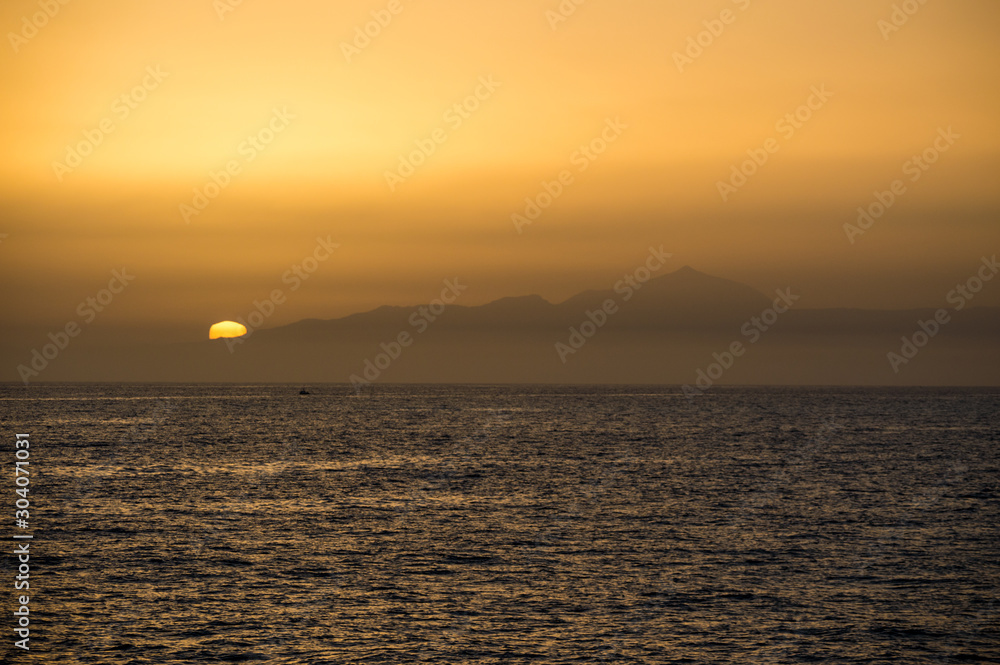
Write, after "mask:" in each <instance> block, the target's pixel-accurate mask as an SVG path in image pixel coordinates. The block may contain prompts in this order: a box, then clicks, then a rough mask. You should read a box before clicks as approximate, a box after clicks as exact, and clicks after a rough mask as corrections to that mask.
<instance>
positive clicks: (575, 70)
mask: <svg viewBox="0 0 1000 665" xmlns="http://www.w3.org/2000/svg"><path fill="white" fill-rule="evenodd" d="M226 1H227V0H218V2H213V0H172V1H171V2H157V3H154V2H134V1H131V0H90V1H88V2H83V1H82V0H76V1H70V2H68V3H67V4H66V5H64V6H62V5H60V6H59V9H58V11H57V12H56V13H55V15H54V16H52V17H51V18H49V17H44V18H45V20H44V21H43V20H41V18H36V19H35V21H36V22H38V23H44V25H43V26H42V27H41V28H38V29H37V30H32V29H31V28H26V27H25V23H24V21H26V20H27V21H29V22H30V21H31V20H32V19H31V17H32V16H33V15H35V14H38V12H41V11H42V9H41V7H40V5H39V3H38V2H37V0H36V1H24V0H9V1H8V2H5V3H4V4H3V5H2V7H0V26H2V27H3V30H4V33H5V34H6V38H5V42H6V44H5V46H4V47H3V48H4V49H5V51H4V53H3V55H2V56H0V80H2V81H3V90H4V94H3V96H2V97H0V132H2V139H3V146H4V150H3V155H4V159H3V160H2V162H0V210H2V220H0V227H2V228H0V233H3V234H6V237H5V238H3V240H2V243H0V265H2V268H0V270H2V274H3V280H4V287H5V288H4V298H5V300H6V302H7V303H8V304H9V306H10V307H12V308H13V309H10V308H8V309H7V310H6V311H8V312H16V313H17V321H18V323H20V324H24V325H35V324H37V325H39V326H46V325H49V326H56V325H59V324H60V323H62V322H65V321H66V320H68V319H70V318H72V317H73V315H74V314H73V313H74V309H75V307H76V305H77V303H78V302H80V301H81V300H82V299H83V298H85V297H86V296H88V295H90V294H92V293H94V292H96V291H97V290H99V289H100V288H101V287H102V285H103V284H106V282H107V281H108V279H109V278H110V274H111V271H112V269H114V268H121V267H122V266H127V267H128V269H129V270H130V271H131V272H132V273H134V274H135V275H136V280H135V282H134V284H132V285H130V286H129V289H130V291H129V294H128V296H123V297H122V299H121V301H120V302H118V303H116V304H115V306H114V307H109V308H108V312H107V314H106V316H104V317H103V318H102V323H103V324H105V325H136V326H163V327H164V329H165V330H166V329H170V330H182V331H184V332H183V334H184V335H187V334H189V332H190V331H197V332H198V334H200V333H201V332H205V331H207V327H208V325H209V324H211V323H213V322H215V321H221V320H224V319H233V318H236V317H238V316H242V315H245V314H246V312H247V311H249V309H250V308H251V307H252V303H253V301H254V299H256V298H261V297H263V296H265V295H266V294H267V293H268V292H269V291H271V290H272V289H274V288H277V287H282V286H283V282H282V275H283V273H284V272H285V271H286V270H288V269H289V267H290V266H293V265H295V264H298V263H299V262H301V261H302V260H303V259H304V258H305V257H307V256H309V255H311V254H312V252H313V250H314V247H315V245H316V242H317V240H316V238H317V237H324V238H325V237H327V236H329V237H330V238H331V239H332V242H334V243H337V244H339V245H340V247H339V249H338V250H337V252H336V253H335V254H334V255H333V256H332V257H331V258H330V259H329V260H327V261H324V262H322V263H321V264H320V266H319V269H318V270H317V271H316V272H315V273H314V274H313V275H312V276H311V277H310V279H309V280H308V281H306V282H304V283H303V284H302V287H301V288H300V289H297V290H296V291H295V292H294V293H292V294H290V297H289V298H288V302H287V303H285V304H284V305H282V306H281V307H280V309H279V310H278V311H277V312H276V313H275V316H274V317H273V319H272V320H271V321H269V325H275V324H280V323H288V322H291V321H295V320H297V319H300V318H305V317H320V318H330V317H333V316H339V315H344V314H349V313H352V312H355V311H359V310H363V309H369V308H372V307H375V306H378V305H381V304H386V303H389V304H413V303H418V302H423V301H427V300H428V299H430V298H432V297H433V295H434V293H435V291H436V290H438V289H439V286H440V283H441V281H442V280H443V279H445V278H448V277H456V276H460V277H462V278H463V279H464V280H466V281H467V282H469V283H470V285H471V286H470V290H469V292H468V295H467V304H476V303H481V302H486V301H488V300H491V299H494V298H497V297H501V296H505V295H519V294H526V293H538V294H541V295H543V296H544V297H546V298H549V299H551V300H559V299H561V298H565V297H568V296H569V295H571V294H573V293H575V292H577V291H581V290H584V289H587V288H607V287H608V286H609V285H610V284H612V283H614V281H615V280H616V279H617V278H618V277H619V276H620V275H621V274H622V273H623V272H625V271H626V270H629V269H631V268H633V267H634V266H635V264H636V262H637V261H639V260H641V259H642V257H643V256H644V255H645V253H646V248H647V247H648V246H649V245H650V244H655V245H657V246H658V245H661V244H662V245H664V246H665V247H666V248H667V249H668V251H670V252H672V253H673V255H674V257H675V260H676V261H677V266H676V267H680V266H681V265H684V264H690V265H692V266H694V267H696V268H698V269H699V270H702V271H704V272H708V273H712V274H716V275H719V276H723V277H728V278H731V279H736V280H739V281H743V282H746V283H749V284H751V285H753V286H756V287H758V288H761V289H762V290H766V289H770V288H773V287H774V286H786V285H788V284H794V285H797V286H798V288H799V289H800V290H801V291H802V292H803V293H804V294H805V296H806V298H807V299H808V306H810V307H822V306H865V307H885V308H905V307H912V306H918V305H928V306H935V305H938V304H940V302H939V301H941V300H943V297H944V294H945V293H947V291H948V290H949V289H950V288H951V286H952V285H953V283H954V281H956V280H958V279H964V278H965V277H967V276H968V274H969V272H970V271H971V270H973V269H974V268H975V266H976V264H977V263H978V261H979V259H980V257H981V256H982V255H983V254H992V253H995V252H996V250H997V245H998V243H997V240H998V237H1000V234H998V230H997V229H998V225H997V211H998V208H1000V188H998V187H997V176H998V175H1000V168H998V167H1000V161H998V152H1000V131H998V128H997V121H996V119H997V118H998V117H1000V91H998V89H997V86H996V85H995V82H996V72H998V71H1000V47H998V46H997V42H996V35H997V34H1000V5H998V4H997V3H995V2H992V1H990V0H950V1H949V2H943V1H932V2H928V3H926V4H925V5H924V6H922V8H920V9H919V11H917V12H916V14H914V15H913V16H911V17H908V18H907V20H906V22H905V23H904V24H903V25H901V27H900V28H899V29H898V30H895V31H892V32H887V31H886V28H885V25H886V24H885V23H883V24H882V27H881V28H880V25H879V21H880V20H881V21H888V20H891V16H892V13H893V4H894V2H892V1H889V0H837V1H836V2H834V1H832V0H827V1H820V2H808V3H806V2H801V1H800V0H771V1H769V2H763V1H762V0H735V1H734V0H712V1H711V2H703V1H694V0H691V1H677V2H662V1H660V0H616V1H615V2H608V1H607V0H589V1H588V2H586V3H585V4H584V5H583V6H582V7H579V8H578V9H577V10H576V11H575V12H574V13H573V14H572V15H571V16H568V17H566V20H565V21H561V22H558V23H556V24H555V27H554V28H553V26H552V25H551V24H550V20H551V15H548V16H547V12H551V11H558V7H559V1H558V0H504V1H503V2H501V1H499V0H497V1H494V2H479V1H477V2H466V3H459V2H454V1H450V2H445V1H443V0H420V1H419V2H408V1H407V0H398V2H393V3H390V2H389V1H388V0H371V1H369V0H365V1H353V0H345V1H344V2H337V3H329V2H320V1H318V0H283V1H282V2H276V1H274V0H244V1H243V2H242V3H241V4H240V5H239V6H236V7H235V8H233V9H232V11H228V12H224V13H223V14H222V15H221V17H220V11H219V9H218V7H219V5H221V4H222V3H224V2H226ZM41 4H42V5H48V4H50V3H47V2H42V3H41ZM897 4H898V3H897ZM388 8H392V9H395V10H397V13H395V14H392V13H391V12H389V11H388ZM372 12H376V13H377V14H378V13H380V12H381V17H382V19H383V22H387V25H385V26H384V27H380V28H379V30H378V33H379V34H377V36H375V37H373V38H371V40H370V43H369V44H368V45H366V46H364V48H360V49H357V51H353V52H352V53H351V57H350V61H348V58H347V57H346V56H345V48H344V46H343V44H344V43H345V42H352V41H353V40H354V39H355V37H356V29H357V28H359V27H360V28H362V29H363V28H364V26H365V24H366V23H368V22H370V21H372V20H374V19H373V16H372ZM723 12H727V13H726V14H723ZM720 16H721V17H722V18H724V19H726V21H727V22H728V24H726V23H723V22H721V21H720V22H719V23H712V21H714V20H715V19H719V18H720ZM25 17H28V18H25ZM386 17H390V18H391V20H390V21H386ZM898 18H899V17H897V19H898ZM705 21H709V22H710V25H709V27H711V28H714V29H715V30H716V31H717V32H719V33H720V34H718V36H712V37H711V39H709V38H708V35H707V34H706V35H702V40H703V42H704V43H707V44H708V45H707V46H705V47H704V49H703V52H702V53H701V54H700V55H697V52H696V51H691V52H690V53H689V54H695V55H697V57H695V58H691V61H690V62H686V63H682V64H683V71H680V68H679V67H678V59H677V57H676V55H675V54H676V53H677V52H684V51H685V49H687V47H688V45H689V41H688V40H689V38H693V39H697V38H698V35H699V33H700V32H702V31H704V30H706V29H708V28H706V26H705V25H704V22H705ZM720 26H721V30H720ZM373 32H374V30H373ZM36 33H37V34H36ZM12 34H14V35H20V37H18V36H15V37H12V36H11V35H12ZM26 35H28V36H26ZM709 42H710V43H709ZM359 43H360V42H359ZM361 44H362V45H364V44H363V43H361ZM347 50H350V49H347ZM151 71H152V72H160V73H159V74H158V75H157V76H153V75H151V74H150V73H149V72H151ZM484 80H486V81H492V82H493V83H491V84H490V85H488V86H486V85H484V84H483V83H482V81H484ZM814 89H824V90H827V91H829V92H830V93H832V96H830V97H829V99H827V100H825V101H823V102H822V103H816V102H817V101H818V100H816V99H815V98H814V99H813V100H812V101H813V102H814V106H815V107H816V108H814V109H813V110H812V111H811V112H810V113H809V115H810V116H811V117H809V119H808V120H807V121H805V122H802V123H801V124H800V125H799V126H798V127H796V128H795V129H794V132H791V131H790V130H788V125H787V124H786V125H784V128H779V126H778V122H779V121H780V120H781V119H782V118H783V117H784V116H785V115H786V114H788V113H794V112H796V110H797V109H798V108H799V107H800V106H801V105H802V104H804V103H806V102H807V101H808V100H810V95H812V94H813V93H812V92H811V91H812V90H814ZM477 92H478V93H479V96H480V98H479V99H474V100H472V103H470V108H472V109H473V110H470V111H456V110H454V106H455V105H456V104H461V103H463V101H464V100H466V99H468V98H469V96H470V95H474V94H476V93H477ZM123 95H124V96H125V98H124V99H123ZM609 121H610V122H611V123H612V124H614V123H616V122H617V123H618V126H619V127H620V128H621V129H620V132H619V133H620V136H619V135H615V140H614V141H613V142H612V143H610V144H609V145H608V146H607V150H606V152H604V153H603V154H601V155H599V156H595V158H594V159H593V160H590V159H587V158H583V159H581V154H582V153H579V152H578V151H579V149H580V147H581V146H583V145H586V144H589V143H591V141H593V140H595V139H597V138H598V137H600V136H601V135H602V132H605V128H606V127H607V126H608V124H607V123H608V122H609ZM623 126H627V127H623ZM949 127H950V128H952V131H953V132H954V133H956V134H958V135H959V136H960V138H958V139H957V140H955V141H954V144H953V145H950V146H949V147H948V150H947V152H944V153H943V154H941V155H940V159H939V160H938V161H937V163H935V164H934V165H932V166H930V167H929V168H928V169H927V170H926V171H925V172H921V177H920V178H919V180H917V181H915V182H913V181H911V180H910V179H909V178H910V175H904V168H905V167H904V163H905V162H907V161H908V160H909V159H910V158H911V156H913V155H915V154H919V153H921V152H923V151H924V150H925V149H927V148H930V147H931V146H933V145H934V142H935V139H936V137H937V136H938V132H939V129H947V128H949ZM107 129H111V130H112V131H110V132H107V131H105V130H107ZM612 133H613V132H612ZM605 134H606V138H607V136H610V134H608V133H607V132H605ZM252 135H259V136H260V137H261V138H258V145H259V148H260V149H258V148H255V147H254V145H253V142H251V141H248V137H251V136H252ZM88 137H90V138H88ZM95 137H96V138H95ZM435 137H436V138H437V141H436V142H435ZM772 138H773V139H774V140H775V141H776V143H777V147H778V149H777V151H776V152H775V153H774V154H771V155H769V157H768V161H767V163H765V164H764V165H763V166H761V167H760V168H759V170H758V172H757V173H756V174H754V175H753V176H752V177H750V178H749V179H748V181H747V183H746V184H745V185H743V186H742V187H740V188H739V190H738V191H737V192H736V193H735V194H732V196H730V197H729V198H728V200H727V201H723V199H722V197H721V196H720V193H719V186H718V183H719V181H720V180H724V179H727V178H728V177H729V176H730V170H731V168H732V167H733V166H734V165H739V164H740V163H741V162H743V161H744V160H746V159H747V158H748V157H747V151H748V150H759V149H761V148H762V146H764V145H765V142H766V141H767V140H768V139H772ZM97 139H99V141H98V140H97ZM271 139H273V140H271ZM267 140H270V141H271V142H270V143H266V141H267ZM83 141H90V142H92V143H99V144H98V145H96V146H95V147H93V150H92V154H88V155H87V156H85V157H82V158H81V160H80V162H79V164H78V165H76V166H75V167H73V168H71V169H70V168H66V167H61V166H54V164H55V163H57V162H58V163H63V164H67V148H68V147H70V146H79V145H80V143H81V142H83ZM417 142H420V143H422V144H423V145H424V146H425V147H426V146H428V145H432V146H433V152H432V154H430V155H429V156H427V157H426V158H425V159H423V160H421V161H423V163H422V164H421V165H420V166H418V167H416V168H415V169H414V172H413V174H412V176H409V177H407V178H405V181H403V182H401V183H400V182H398V181H397V182H396V183H395V185H394V189H395V191H391V188H390V185H389V184H388V183H387V177H386V172H387V171H391V170H395V169H398V166H399V160H400V155H408V154H410V153H411V152H412V151H414V150H417V148H418V143H417ZM265 143H266V145H265ZM88 147H89V146H86V145H85V146H84V149H85V150H86V149H87V148H88ZM251 155H252V159H251V158H250V157H251ZM227 165H230V166H232V165H235V167H234V169H233V171H234V175H229V176H226V178H229V179H230V182H229V183H228V185H227V186H226V187H225V188H224V189H222V190H221V192H220V193H219V194H218V196H217V197H216V198H214V199H213V200H212V201H211V203H210V204H209V205H208V206H207V207H206V208H205V209H204V210H203V211H201V212H200V213H199V214H198V215H196V216H193V215H190V214H189V215H186V217H187V219H185V214H184V212H183V210H182V206H183V205H189V206H193V205H194V202H195V192H194V190H195V189H196V188H197V189H199V190H200V189H203V188H204V187H205V186H206V184H208V183H211V179H210V173H212V172H216V173H218V172H220V171H223V170H225V169H226V167H227ZM584 165H586V169H585V170H583V168H582V167H583V166H584ZM563 170H568V171H569V172H570V175H571V176H572V182H571V184H568V185H566V186H565V187H564V191H563V193H562V195H561V196H559V197H557V198H556V200H555V201H554V202H553V203H552V205H551V206H550V207H549V208H548V209H546V210H545V211H544V212H543V213H542V215H541V216H540V217H539V218H538V219H537V220H536V221H534V223H532V224H531V225H530V226H525V227H523V228H522V233H520V234H519V233H518V232H517V231H516V229H515V227H514V224H513V222H512V220H511V215H512V214H514V213H523V212H524V210H525V206H526V203H525V197H536V196H537V195H538V194H539V193H540V192H542V191H543V189H542V184H541V183H542V181H553V180H557V179H558V177H559V174H560V172H562V171H563ZM224 179H225V178H223V180H224ZM896 179H902V180H905V181H906V186H907V190H906V193H905V194H904V195H902V196H900V197H899V200H898V201H897V202H896V203H895V204H894V205H893V206H892V208H891V209H890V210H889V212H888V213H887V214H886V215H885V216H884V217H883V218H882V219H880V220H878V221H877V223H876V224H874V225H873V226H872V227H871V228H870V229H869V230H868V231H866V232H865V234H864V235H863V236H860V237H858V238H856V239H855V243H854V244H852V243H850V242H849V241H848V238H847V236H846V235H845V230H844V224H845V223H850V222H853V221H854V220H855V218H856V217H857V214H856V212H855V210H856V208H857V207H858V206H860V205H865V206H868V205H869V204H871V203H872V201H873V200H874V199H873V193H874V192H875V191H876V190H880V191H881V190H886V189H889V188H890V185H891V183H892V182H893V181H894V180H896ZM189 212H190V210H189ZM286 284H287V283H286ZM987 301H989V302H990V303H991V304H1000V293H995V294H992V295H989V294H987V295H985V296H984V302H987ZM804 302H805V301H804Z"/></svg>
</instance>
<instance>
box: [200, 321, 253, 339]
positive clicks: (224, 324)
mask: <svg viewBox="0 0 1000 665" xmlns="http://www.w3.org/2000/svg"><path fill="white" fill-rule="evenodd" d="M246 334H247V328H246V326H244V325H243V324H242V323H236V322H235V321H220V322H219V323H216V324H215V325H213V326H212V327H211V328H210V329H209V330H208V338H209V339H220V338H221V339H225V338H229V337H242V336H243V335H246Z"/></svg>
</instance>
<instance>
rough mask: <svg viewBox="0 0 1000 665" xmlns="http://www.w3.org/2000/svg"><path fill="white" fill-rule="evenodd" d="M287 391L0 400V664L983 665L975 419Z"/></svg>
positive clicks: (999, 529) (989, 421)
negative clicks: (0, 441) (16, 516)
mask: <svg viewBox="0 0 1000 665" xmlns="http://www.w3.org/2000/svg"><path fill="white" fill-rule="evenodd" d="M299 388H300V386H276V385H267V386H260V385H246V386H183V385H181V386H80V385H51V386H44V385H42V386H32V387H30V388H24V387H22V386H12V385H7V386H3V387H0V414H2V418H3V426H4V435H3V436H4V445H3V451H4V452H3V453H2V455H3V468H4V473H3V478H4V479H5V481H4V487H3V488H2V491H0V494H2V495H3V496H4V497H5V499H4V505H5V506H6V508H5V510H7V509H9V519H8V521H7V523H8V525H9V526H8V528H7V529H6V530H5V533H6V534H7V535H6V536H5V540H6V543H7V544H5V546H4V551H5V552H7V554H6V556H5V557H4V559H3V561H4V570H3V574H2V579H3V580H4V582H3V589H4V591H3V602H4V605H3V607H4V608H7V609H6V610H5V612H4V620H3V626H4V631H3V638H2V639H3V643H2V644H0V661H2V662H11V663H14V662H31V663H108V664H112V665H117V664H125V663H211V662H233V663H244V662H246V663H538V664H546V665H547V664H552V663H852V664H853V663H938V662H940V663H987V662H989V663H996V662H1000V618H998V617H1000V614H998V610H1000V604H998V600H1000V598H998V590H1000V467H998V461H997V451H998V445H1000V391H998V390H961V389H909V390H896V389H884V390H879V389H819V388H817V389H805V388H797V389H791V388H789V389H778V388H761V389H751V388H739V389H737V388H718V389H713V390H712V391H710V392H708V393H707V394H705V395H702V396H700V397H698V398H697V399H695V400H693V401H689V400H688V399H687V398H686V397H685V396H684V395H683V394H681V392H680V390H679V389H678V388H673V387H664V388H650V387H625V388H623V387H537V386H534V387H514V386H511V387H485V386H484V387H467V386H450V387H449V386H380V387H377V388H375V390H374V391H372V392H370V393H366V394H362V395H355V394H354V393H353V392H352V391H351V390H350V389H349V388H348V387H346V386H333V385H330V386H312V387H310V390H311V391H312V394H311V395H299V394H298V392H299ZM16 432H20V433H30V435H31V437H30V441H31V449H30V451H31V457H30V463H31V465H30V469H31V473H32V475H31V480H32V484H31V493H30V499H31V503H32V506H31V515H30V523H31V529H30V532H31V533H34V534H35V539H34V540H33V541H32V544H31V589H30V594H31V603H30V605H31V612H32V615H31V642H30V644H31V651H30V652H23V651H21V650H19V649H14V648H13V641H14V640H15V639H17V638H16V637H15V636H14V633H13V630H12V628H13V621H12V615H11V612H10V608H11V607H12V603H13V600H14V598H15V592H14V591H13V588H12V579H13V576H14V574H15V572H16V565H17V562H16V561H15V559H14V557H13V556H12V555H10V552H11V551H12V550H13V545H12V543H13V540H12V538H11V536H12V534H14V533H24V532H23V531H20V530H18V529H16V528H15V527H14V526H13V511H14V506H13V503H14V499H15V498H17V497H16V496H15V495H14V484H13V483H14V476H13V460H14V455H13V453H14V434H15V433H16ZM19 593H20V592H19Z"/></svg>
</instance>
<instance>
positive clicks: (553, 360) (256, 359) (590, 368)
mask: <svg viewBox="0 0 1000 665" xmlns="http://www.w3.org/2000/svg"><path fill="white" fill-rule="evenodd" d="M800 295H801V294H798V293H795V292H794V290H792V291H790V290H788V289H784V288H782V289H776V291H775V292H774V293H769V294H764V293H761V292H760V291H757V290H755V289H753V288H751V287H749V286H746V285H744V284H740V283H738V282H734V281H731V280H727V279H722V278H719V277H714V276H711V275H707V274H705V273H702V272H699V271H697V270H694V269H693V268H691V267H687V266H685V267H684V268H681V269H679V270H677V271H675V272H672V273H669V274H665V275H662V276H659V277H655V278H652V279H650V280H649V281H647V282H645V283H644V284H635V285H628V284H624V283H619V284H617V285H616V287H615V288H612V289H608V290H591V291H585V292H582V293H579V294H577V295H575V296H573V297H571V298H569V299H568V300H565V301H563V302H560V303H551V302H548V301H546V300H545V299H544V298H542V297H540V296H538V295H526V296H516V297H507V298H501V299H499V300H495V301H493V302H489V303H486V304H483V305H477V306H469V305H463V304H461V298H459V299H458V300H457V302H456V303H455V304H453V305H449V306H447V307H446V308H445V309H444V311H443V312H441V311H440V310H438V315H433V314H431V313H429V311H428V309H427V307H426V306H424V309H423V310H421V309H420V307H397V306H384V307H379V308H377V309H374V310H371V311H369V312H363V313H358V314H353V315H351V316H346V317H343V318H337V319H330V320H321V319H306V320H302V321H298V322H296V323H292V324H289V325H285V326H280V327H275V328H271V329H261V330H256V331H253V332H252V334H250V335H249V336H248V337H246V338H242V339H240V340H213V341H208V340H205V341H198V342H190V343H183V344H166V345H136V346H131V347H128V346H121V345H114V346H112V345H108V346H103V347H102V346H101V345H99V344H95V345H89V346H86V347H85V348H80V349H72V348H71V349H69V350H68V351H67V352H66V353H65V354H64V356H65V357H60V358H59V359H58V360H59V362H53V363H52V367H51V368H49V369H47V370H46V372H45V374H44V375H43V376H42V377H40V378H41V380H49V381H53V380H77V381H208V382H216V381H218V382H228V381H261V382H264V381H270V382H290V383H299V384H316V383H324V382H325V383H345V382H350V381H351V380H352V379H353V380H354V381H355V383H356V384H358V385H362V386H363V385H368V386H370V385H375V384H378V383H385V382H389V383H391V382H428V383H430V382H459V383H661V384H685V383H693V382H694V381H695V380H696V379H697V378H698V377H699V376H700V374H699V371H705V372H707V371H708V368H709V367H710V366H711V365H712V364H713V363H717V362H718V363H722V364H725V362H726V361H727V360H728V359H727V356H726V354H727V353H729V350H730V349H731V347H732V345H733V344H734V343H739V344H741V345H742V348H743V353H742V354H741V355H740V356H738V357H733V359H732V362H731V363H730V366H729V367H727V368H725V372H724V373H723V375H722V376H721V377H720V378H719V379H718V383H721V384H726V383H734V384H837V385H865V384H875V385H893V384H899V385H908V384H915V385H995V384H996V383H997V377H996V371H995V369H994V368H995V367H997V366H1000V364H998V363H997V360H1000V357H998V349H997V345H996V340H997V339H998V334H1000V308H982V307H980V308H969V309H967V310H965V311H962V312H952V316H951V320H950V322H949V323H948V324H947V325H944V326H940V329H939V331H938V332H937V333H936V334H935V335H934V336H933V338H930V339H929V340H928V343H927V344H926V345H925V346H923V347H921V348H920V349H917V351H918V353H917V354H916V356H915V357H914V358H912V359H906V362H905V364H902V365H897V366H896V367H894V366H893V365H892V364H891V363H890V362H889V360H888V354H889V353H893V352H895V353H899V352H900V347H901V345H902V337H903V336H907V337H909V336H912V335H913V334H914V333H915V332H917V331H919V330H920V328H919V327H918V325H919V322H921V321H924V322H927V321H933V319H934V316H935V310H933V309H922V310H906V311H886V310H861V309H808V308H807V307H806V304H807V300H806V299H805V298H804V297H802V298H800ZM421 312H424V314H422V313H421ZM762 315H763V318H761V317H762ZM755 322H756V323H755ZM80 346H82V345H80ZM19 352H20V355H19V356H18V359H17V360H16V361H15V362H14V363H13V364H12V363H10V362H9V361H8V364H7V366H8V367H14V366H16V365H17V363H19V362H23V360H22V359H21V356H23V350H19ZM720 358H721V360H720ZM897 370H898V371H897ZM18 379H19V377H16V376H15V377H12V380H18ZM713 383H714V382H713Z"/></svg>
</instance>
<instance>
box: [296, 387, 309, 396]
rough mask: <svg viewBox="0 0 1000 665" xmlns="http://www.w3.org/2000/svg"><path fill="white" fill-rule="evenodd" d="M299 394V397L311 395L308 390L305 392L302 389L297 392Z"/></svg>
mask: <svg viewBox="0 0 1000 665" xmlns="http://www.w3.org/2000/svg"><path fill="white" fill-rule="evenodd" d="M299 394H300V395H311V394H312V393H310V392H309V391H308V390H306V389H305V388H303V389H302V390H300V391H299Z"/></svg>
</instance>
